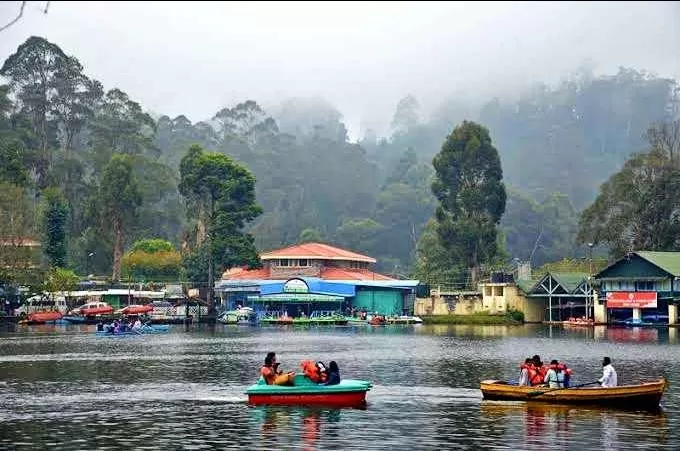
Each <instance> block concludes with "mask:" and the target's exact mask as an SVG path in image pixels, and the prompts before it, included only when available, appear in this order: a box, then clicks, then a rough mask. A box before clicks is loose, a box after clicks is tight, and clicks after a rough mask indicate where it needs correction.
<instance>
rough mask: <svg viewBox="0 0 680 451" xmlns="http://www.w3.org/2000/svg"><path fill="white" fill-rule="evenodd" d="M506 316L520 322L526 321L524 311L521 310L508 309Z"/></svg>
mask: <svg viewBox="0 0 680 451" xmlns="http://www.w3.org/2000/svg"><path fill="white" fill-rule="evenodd" d="M505 316H507V317H508V318H510V319H511V320H513V321H517V322H520V323H523V322H524V312H523V311H521V310H514V309H508V311H507V312H506V314H505Z"/></svg>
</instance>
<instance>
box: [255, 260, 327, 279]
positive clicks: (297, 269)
mask: <svg viewBox="0 0 680 451" xmlns="http://www.w3.org/2000/svg"><path fill="white" fill-rule="evenodd" d="M272 263H273V262H271V261H265V262H264V265H267V266H269V268H270V271H271V277H272V279H292V278H293V277H301V276H302V277H304V276H307V277H319V276H320V275H321V268H322V263H321V262H320V261H318V260H312V261H311V262H310V263H311V265H310V266H277V265H274V264H272Z"/></svg>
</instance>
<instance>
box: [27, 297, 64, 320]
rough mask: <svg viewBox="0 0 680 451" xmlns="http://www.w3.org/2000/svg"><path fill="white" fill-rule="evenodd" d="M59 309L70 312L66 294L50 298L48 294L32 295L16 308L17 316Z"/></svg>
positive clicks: (62, 311)
mask: <svg viewBox="0 0 680 451" xmlns="http://www.w3.org/2000/svg"><path fill="white" fill-rule="evenodd" d="M54 310H56V311H58V312H59V313H62V314H66V312H68V305H66V298H65V297H64V296H55V297H54V299H50V298H49V297H47V296H42V295H38V296H32V297H30V298H28V299H26V300H25V301H24V302H23V303H22V304H21V305H20V306H19V308H17V309H16V310H14V315H16V316H28V315H29V314H31V313H38V312H51V311H54Z"/></svg>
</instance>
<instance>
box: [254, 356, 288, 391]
mask: <svg viewBox="0 0 680 451" xmlns="http://www.w3.org/2000/svg"><path fill="white" fill-rule="evenodd" d="M260 374H261V375H262V377H263V378H264V380H265V382H267V385H293V379H294V378H295V372H294V371H289V372H287V373H285V374H284V372H283V371H282V370H280V369H279V363H278V362H277V361H276V353H274V352H269V353H267V356H266V357H265V358H264V365H263V366H262V368H261V369H260Z"/></svg>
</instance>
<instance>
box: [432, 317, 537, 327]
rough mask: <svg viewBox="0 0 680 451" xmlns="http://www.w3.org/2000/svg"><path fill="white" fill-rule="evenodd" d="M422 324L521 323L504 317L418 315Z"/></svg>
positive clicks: (518, 324)
mask: <svg viewBox="0 0 680 451" xmlns="http://www.w3.org/2000/svg"><path fill="white" fill-rule="evenodd" d="M419 317H420V318H421V319H422V320H423V324H467V325H470V324H472V325H485V326H521V325H523V324H524V322H522V321H517V320H514V319H512V318H508V317H507V316H505V315H420V316H419Z"/></svg>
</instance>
